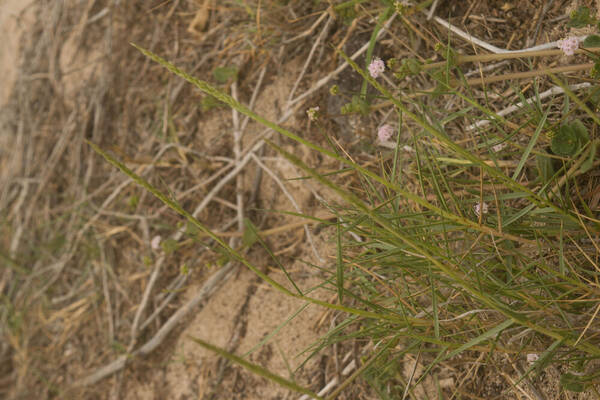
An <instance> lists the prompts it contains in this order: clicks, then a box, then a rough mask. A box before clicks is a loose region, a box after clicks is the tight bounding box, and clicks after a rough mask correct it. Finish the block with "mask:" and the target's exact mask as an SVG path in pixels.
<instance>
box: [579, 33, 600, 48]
mask: <svg viewBox="0 0 600 400" xmlns="http://www.w3.org/2000/svg"><path fill="white" fill-rule="evenodd" d="M583 47H600V36H598V35H590V36H588V37H586V38H585V40H584V41H583Z"/></svg>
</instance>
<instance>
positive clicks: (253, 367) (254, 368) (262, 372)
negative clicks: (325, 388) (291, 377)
mask: <svg viewBox="0 0 600 400" xmlns="http://www.w3.org/2000/svg"><path fill="white" fill-rule="evenodd" d="M188 337H189V338H190V340H192V341H193V342H195V343H197V344H199V345H200V346H202V347H204V348H205V349H207V350H210V351H212V352H213V353H217V354H218V355H220V356H221V357H224V358H226V359H228V360H229V361H231V362H233V363H235V364H237V365H239V366H241V367H244V368H246V369H247V370H248V371H250V372H252V373H253V374H256V375H258V376H262V377H263V378H265V379H268V380H270V381H273V382H275V383H276V384H278V385H279V386H283V387H286V388H288V389H290V390H293V391H295V392H298V393H302V394H305V395H307V396H311V397H312V398H315V399H322V397H321V396H319V395H317V394H316V393H314V392H313V391H311V390H309V389H306V388H303V387H302V386H300V385H298V384H296V383H294V382H291V381H288V380H287V379H285V378H284V377H282V376H279V375H276V374H274V373H272V372H271V371H269V370H267V369H265V368H263V367H261V366H260V365H257V364H253V363H251V362H249V361H246V360H244V359H243V358H241V357H238V356H236V355H235V354H231V353H229V352H227V351H225V350H223V349H222V348H220V347H217V346H214V345H212V344H210V343H208V342H205V341H204V340H202V339H198V338H195V337H191V336H188Z"/></svg>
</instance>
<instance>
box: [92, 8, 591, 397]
mask: <svg viewBox="0 0 600 400" xmlns="http://www.w3.org/2000/svg"><path fill="white" fill-rule="evenodd" d="M382 15H384V16H386V17H387V16H388V11H384V12H383V14H382ZM382 21H383V20H380V21H379V23H380V24H381V23H382ZM379 27H380V25H378V26H377V29H379ZM373 37H374V35H373ZM373 44H374V42H372V43H371V46H370V47H369V53H371V51H372V49H373ZM134 46H136V47H137V48H138V49H139V50H140V51H141V52H142V53H144V54H145V55H147V56H148V57H150V58H152V59H153V60H154V61H156V62H158V63H160V64H161V65H163V66H164V67H166V68H167V69H169V70H170V71H171V72H173V73H174V74H176V75H179V76H181V77H183V78H184V79H186V80H187V81H188V82H190V83H192V84H194V85H195V86H196V87H198V88H199V89H200V90H202V91H204V92H205V93H207V94H209V95H211V96H214V97H215V98H217V99H218V100H221V101H223V102H224V103H226V104H228V105H229V106H231V107H233V108H234V109H235V110H237V111H238V112H240V113H242V114H244V115H247V116H249V117H250V118H252V119H254V120H256V121H257V122H259V123H261V124H263V125H264V126H266V127H269V128H271V129H273V130H275V131H277V132H279V133H281V134H283V135H285V136H287V137H288V138H290V139H292V140H295V141H296V142H298V143H299V144H300V145H303V146H307V147H309V148H311V149H312V150H313V151H317V152H319V153H320V154H322V155H323V156H327V157H330V158H333V159H335V160H336V161H338V162H340V163H343V164H344V165H345V166H346V167H349V168H351V169H352V170H353V171H354V172H355V179H356V182H357V183H358V186H356V188H355V189H354V190H348V188H346V187H343V186H340V185H339V184H338V183H336V182H335V181H334V179H332V178H331V177H326V176H324V175H323V174H322V173H320V172H319V171H318V169H316V168H314V167H311V166H308V165H306V164H305V163H303V162H302V161H301V160H300V159H299V158H297V157H296V156H294V155H293V154H291V153H289V152H287V151H285V150H284V149H283V148H281V147H280V146H277V145H275V144H274V143H272V142H270V145H271V147H272V148H274V149H275V150H276V151H277V152H279V153H280V154H281V155H282V156H284V157H285V158H287V159H288V160H289V161H290V162H292V163H293V164H294V165H296V166H297V167H299V168H301V169H302V170H303V171H305V173H306V174H307V176H310V177H311V178H312V179H314V180H316V181H319V182H320V183H321V184H323V185H326V186H328V187H329V188H330V189H333V190H334V191H335V192H337V193H338V194H339V195H340V197H341V198H343V199H344V200H345V202H346V204H345V206H344V207H343V208H340V209H339V211H338V212H337V213H338V221H342V220H343V221H345V223H344V224H343V225H342V224H341V222H338V225H337V229H338V261H337V265H338V267H337V273H335V274H334V273H333V272H332V275H331V276H330V277H328V278H327V281H326V282H329V284H330V285H331V286H332V290H333V287H335V288H336V289H335V290H336V291H337V292H338V298H339V300H340V302H343V300H344V299H345V300H346V302H347V303H353V304H355V308H353V309H352V308H349V307H346V306H342V305H341V304H337V303H330V304H327V303H323V302H318V301H315V300H314V299H309V298H306V297H305V296H302V295H301V294H300V295H298V294H294V293H292V292H290V291H288V290H286V289H283V287H282V286H281V285H280V284H279V283H276V282H274V281H272V280H271V279H270V278H268V277H267V276H264V275H263V274H262V273H260V272H258V269H257V268H256V267H254V266H252V265H250V264H249V263H248V262H247V261H244V260H243V259H240V261H242V262H244V263H245V264H246V265H247V266H248V267H249V268H251V269H252V270H254V271H255V272H257V274H259V276H261V278H262V279H264V280H266V281H267V282H269V283H270V284H271V285H273V286H274V287H275V288H277V289H278V290H280V291H282V292H284V293H285V294H287V295H290V296H300V298H302V299H304V300H307V301H314V302H317V303H318V304H320V305H322V306H325V307H329V308H331V309H335V310H340V311H344V312H346V313H347V314H348V315H353V317H349V319H348V320H347V321H348V323H347V324H344V323H343V324H342V325H344V326H345V329H344V330H340V331H333V332H330V334H329V335H327V336H326V337H325V338H323V341H324V342H326V343H334V342H338V341H342V342H343V341H345V340H348V339H349V337H348V332H353V333H352V334H351V335H350V337H351V338H352V339H354V340H359V341H361V342H365V341H366V342H369V341H370V342H373V343H376V344H377V345H378V346H383V350H382V351H379V352H378V353H377V354H376V357H374V358H373V359H371V360H370V362H369V365H370V367H366V368H365V369H370V371H369V372H368V374H367V375H368V376H369V377H370V378H369V381H370V382H371V383H372V384H374V385H375V390H376V391H377V392H378V393H380V394H381V395H382V396H384V397H386V398H399V397H398V396H400V395H401V392H402V393H403V396H406V394H407V392H406V390H408V391H409V392H410V390H411V387H409V386H406V387H405V388H402V385H403V384H406V382H402V380H401V379H399V377H398V376H397V375H398V374H397V373H396V374H389V371H387V369H388V368H382V365H385V364H394V363H398V360H400V359H401V357H402V356H404V355H405V354H406V353H409V352H414V351H415V350H416V349H419V354H421V353H426V354H427V356H423V357H424V359H426V360H427V364H426V367H425V371H424V372H423V373H422V374H421V375H420V378H419V380H423V379H424V378H425V377H426V376H427V374H428V373H429V372H430V371H431V370H433V369H434V368H435V367H436V366H438V365H440V364H441V363H443V362H444V361H447V360H450V359H454V358H455V357H458V356H460V355H461V354H462V353H464V352H468V351H476V352H480V353H483V354H485V355H486V357H487V358H490V357H492V356H493V355H497V354H505V355H509V356H511V357H514V356H515V355H516V354H522V353H536V354H541V357H540V358H539V359H538V360H537V361H535V362H534V363H533V365H532V366H531V367H530V368H529V369H528V370H527V373H526V374H524V375H523V376H522V377H521V378H519V379H524V378H525V377H526V376H527V375H529V374H532V373H536V372H537V373H539V372H540V371H542V370H543V369H544V367H546V366H547V365H550V364H553V363H556V364H559V365H563V366H564V365H567V366H568V369H569V370H570V371H574V372H572V373H565V374H564V375H563V378H562V380H561V382H562V383H563V386H564V388H565V389H570V390H583V389H588V388H593V387H594V385H596V384H597V383H598V379H600V376H598V374H597V373H593V372H591V371H592V370H593V368H595V367H594V365H597V364H596V362H597V360H598V359H599V358H600V346H599V343H600V338H598V334H597V330H596V329H594V328H592V327H594V326H597V322H596V317H597V314H598V306H597V294H598V289H599V286H598V273H599V272H600V267H599V264H598V256H599V255H600V251H599V249H598V244H597V242H596V241H595V240H596V239H595V238H597V235H598V232H599V227H600V225H599V223H600V221H598V220H597V219H596V218H595V214H594V213H593V212H592V211H591V210H590V209H589V208H587V207H586V204H585V202H583V201H582V199H581V196H580V194H579V193H580V188H579V186H581V185H582V184H585V179H586V178H585V177H579V178H578V179H574V178H572V177H570V176H568V175H567V176H566V180H564V182H563V185H561V187H559V188H558V190H557V191H553V192H549V191H548V190H547V189H548V188H550V187H552V185H553V184H556V183H557V182H558V180H559V178H561V177H564V176H565V175H563V174H564V172H565V168H566V167H569V166H572V165H573V163H574V161H575V158H566V159H565V158H563V159H562V160H561V162H562V163H563V166H564V167H565V168H563V169H561V170H559V171H558V172H557V173H556V174H555V175H554V176H553V177H552V178H551V179H550V180H549V181H548V182H543V181H542V180H541V178H540V177H539V176H538V177H536V174H537V172H536V170H535V164H534V163H532V160H533V157H532V151H533V150H534V149H537V151H538V152H541V151H543V147H542V145H541V144H540V138H541V135H540V134H541V133H542V132H543V131H547V130H549V129H550V126H552V125H556V124H557V123H559V122H560V116H559V122H556V119H555V118H556V116H555V117H554V118H552V119H551V118H549V114H550V112H551V111H552V107H553V104H552V101H551V102H550V103H548V104H541V103H540V104H538V106H539V107H540V108H539V109H535V110H534V111H535V114H534V115H532V116H531V117H530V118H529V119H528V120H527V121H525V122H524V123H523V122H520V123H519V128H518V130H514V128H513V127H512V126H511V125H509V124H508V123H507V122H508V121H505V119H504V118H500V119H499V121H498V122H497V123H496V124H494V126H493V127H492V128H491V129H488V130H486V131H485V132H479V134H480V136H482V137H484V136H487V137H494V136H496V137H497V138H498V139H501V140H503V139H504V137H510V138H511V139H510V140H507V141H506V142H507V143H508V144H509V145H512V144H513V141H514V146H515V147H518V148H522V146H521V145H519V143H520V142H521V140H520V137H519V136H524V135H523V134H522V133H521V132H523V131H525V130H527V129H530V130H534V132H533V133H530V135H531V138H530V139H529V140H528V143H527V145H526V146H525V148H524V151H523V153H522V155H521V156H520V158H519V160H518V165H517V167H516V169H515V170H514V172H513V173H512V174H507V171H506V170H505V169H503V168H501V167H499V166H498V165H497V164H498V163H497V161H498V159H497V158H499V157H504V156H503V155H502V154H494V153H493V152H491V154H490V151H489V149H486V148H485V146H483V147H482V146H480V145H477V144H476V143H475V142H476V140H473V141H472V143H473V145H472V146H468V147H465V146H464V145H461V144H459V143H457V140H456V138H455V136H454V135H453V132H451V131H448V130H447V129H446V127H445V126H444V125H441V124H432V123H430V122H428V121H430V120H431V115H429V114H431V113H430V112H424V111H423V110H425V109H426V106H425V101H424V100H423V101H421V102H416V101H407V99H406V98H403V97H398V96H396V95H394V94H392V92H391V91H390V89H388V88H387V87H386V85H385V83H380V82H378V81H376V80H374V79H373V78H371V77H369V76H368V74H366V73H365V71H364V70H363V69H362V68H360V67H359V66H358V65H357V64H356V63H354V62H352V60H350V59H349V58H347V56H345V55H344V54H341V56H342V57H343V58H345V59H346V61H347V62H349V63H350V65H351V66H352V67H353V68H354V69H355V71H356V73H358V74H360V75H361V76H362V77H363V78H364V79H365V82H368V84H369V85H371V86H372V87H374V88H375V89H377V91H378V92H379V94H380V96H381V97H382V98H384V99H386V100H389V101H390V102H391V103H392V106H391V107H392V110H393V111H394V112H395V114H397V115H398V117H399V121H398V125H399V126H402V127H403V128H404V127H407V128H408V129H407V130H408V131H409V132H410V135H411V136H412V143H413V144H414V150H415V155H414V159H413V160H412V161H409V160H402V159H400V153H399V152H398V151H395V152H393V153H392V154H388V155H384V158H383V159H382V160H381V161H382V162H381V169H380V170H379V171H375V170H371V169H367V168H364V167H362V166H361V165H359V164H358V163H356V162H354V161H353V160H352V159H351V158H349V157H346V156H343V155H340V154H339V152H336V150H335V149H326V148H323V147H320V146H318V145H316V144H314V143H311V142H308V141H307V140H305V139H303V138H301V137H299V136H297V135H295V134H294V133H292V132H290V131H289V130H286V129H284V128H282V127H281V126H278V125H277V124H276V123H273V122H271V121H268V120H266V119H265V118H263V117H260V116H259V115H257V114H255V113H254V112H252V111H251V110H249V109H248V108H246V107H245V106H242V105H241V104H240V103H238V102H236V101H235V100H234V99H232V98H231V97H230V96H228V95H226V94H224V93H222V92H220V91H218V90H217V89H215V88H214V87H212V86H210V85H209V84H208V83H207V82H203V81H200V80H198V79H195V78H193V77H191V76H190V75H188V74H186V73H185V72H183V71H182V70H180V69H178V68H177V67H175V66H174V65H173V64H171V63H169V62H167V61H165V60H164V59H162V58H160V57H158V56H157V55H155V54H153V53H151V52H149V51H147V50H144V49H142V48H140V47H138V46H137V45H134ZM442 68H447V70H451V69H452V68H453V66H452V65H444V66H442ZM430 79H431V80H433V81H434V82H435V81H436V80H438V78H437V76H436V75H435V74H431V75H430ZM554 80H555V81H556V82H557V83H558V84H559V85H560V86H561V87H565V84H564V83H562V82H561V81H560V79H559V78H557V77H554ZM438 83H439V84H441V85H442V91H443V92H444V96H447V97H455V98H458V99H460V100H462V101H463V104H465V105H466V107H469V106H472V107H475V108H477V109H479V110H480V111H481V112H482V113H483V114H484V115H486V116H488V117H489V118H494V117H495V116H496V114H495V113H494V111H492V110H491V109H489V108H487V107H485V106H481V105H479V103H478V101H476V100H475V99H472V98H470V97H469V95H468V94H465V93H460V92H458V91H456V89H453V88H451V87H449V86H447V84H445V82H444V81H439V80H438ZM362 92H363V93H362V94H363V96H364V95H366V86H364V87H363V90H362ZM567 94H568V95H569V97H570V98H571V99H572V100H573V103H574V104H575V106H572V107H573V108H571V107H569V108H568V109H567V110H566V111H567V113H570V114H572V115H573V114H575V115H581V116H580V117H579V118H582V119H583V120H585V121H586V123H588V124H589V125H588V130H589V131H593V132H595V131H596V129H597V124H596V117H595V114H594V112H593V111H592V110H590V108H589V107H587V106H586V105H585V104H584V103H583V102H582V101H581V100H580V99H579V98H578V97H577V96H576V95H575V94H573V93H572V92H567ZM454 112H455V113H457V114H459V115H466V114H467V113H468V109H467V108H463V109H457V110H455V111H454ZM586 117H587V118H586ZM407 120H409V122H405V121H407ZM587 121H589V122H587ZM410 122H412V123H413V125H412V126H410V125H409V123H410ZM401 131H403V129H402V128H401ZM399 140H400V139H399ZM525 140H527V138H525ZM593 140H596V139H593ZM97 151H98V150H97ZM514 155H518V153H514ZM489 157H491V158H492V163H489V162H486V161H487V159H488V158H489ZM448 160H454V161H455V162H453V163H452V162H448ZM407 161H408V162H409V163H410V166H411V167H412V168H413V170H412V171H411V173H409V174H408V175H409V176H404V177H402V176H400V174H399V173H398V171H397V168H398V165H401V164H403V163H406V162H407ZM456 161H459V162H456ZM457 164H458V165H457ZM120 168H121V169H122V170H124V169H123V167H122V166H121V167H120ZM525 176H527V177H528V179H527V180H525V179H524V178H525ZM532 178H533V179H532ZM536 178H537V179H536ZM581 179H584V180H583V181H582V180H581ZM587 179H590V178H587ZM591 179H593V178H591ZM407 181H412V183H414V184H413V185H410V184H409V183H408V182H407ZM484 188H485V190H484ZM459 190H460V191H461V192H463V193H462V194H461V195H460V196H457V195H455V194H454V193H456V192H457V191H459ZM575 194H578V195H576V197H573V196H574V195H575ZM429 198H431V200H426V199H429ZM163 201H165V200H163ZM480 202H485V203H487V204H490V205H491V209H492V211H491V212H490V213H489V214H483V213H480V215H479V216H476V215H474V213H473V211H472V210H473V205H474V204H476V203H480ZM167 204H168V203H167ZM169 205H170V204H169ZM170 206H171V207H172V208H173V209H174V210H176V211H177V212H179V213H181V214H182V215H185V213H184V212H183V210H180V209H178V208H177V207H175V206H173V205H170ZM330 206H331V207H336V206H335V205H334V204H330ZM349 232H354V233H355V234H357V235H359V236H360V237H361V238H363V241H361V242H359V243H357V242H355V241H352V239H351V236H350V235H348V233H349ZM586 239H587V240H589V243H591V245H585V246H584V245H582V244H581V243H582V241H585V240H586ZM222 245H224V244H222ZM224 246H225V245H224ZM227 250H228V251H230V252H231V254H232V255H234V256H235V257H236V258H239V255H238V254H237V253H236V252H234V251H233V250H232V249H230V248H227ZM344 282H346V283H348V284H347V285H344ZM590 328H592V329H590ZM515 338H518V339H516V340H515ZM198 343H199V344H201V345H203V346H208V347H210V346H209V345H208V344H206V343H204V342H201V341H198ZM211 348H212V347H211ZM544 349H547V350H544ZM213 350H214V349H213ZM229 357H234V356H229ZM237 362H241V361H240V360H239V359H238V360H237ZM243 365H244V366H247V365H246V364H243ZM378 368H379V369H378ZM254 371H255V372H256V373H258V374H260V375H262V376H264V377H271V376H270V375H268V374H267V373H266V372H264V371H260V370H258V369H255V370H254ZM386 375H387V378H385V379H384V378H383V376H386ZM565 377H568V378H565ZM271 378H273V377H271ZM354 378H355V376H353V377H352V378H350V379H354ZM419 380H417V381H416V382H413V383H412V384H413V385H417V384H418V383H419ZM390 382H395V384H394V387H396V388H400V389H402V390H400V391H396V390H390V389H389V387H390V386H389V385H390ZM384 388H388V389H387V390H384ZM594 390H595V389H594ZM596 393H597V392H596ZM336 394H337V392H336V393H334V394H333V395H330V396H329V397H328V398H335V395H336Z"/></svg>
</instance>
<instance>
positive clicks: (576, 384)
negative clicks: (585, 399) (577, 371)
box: [560, 372, 585, 393]
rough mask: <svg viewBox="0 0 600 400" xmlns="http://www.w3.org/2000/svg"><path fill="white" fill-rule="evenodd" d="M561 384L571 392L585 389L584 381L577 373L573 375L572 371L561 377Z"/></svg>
mask: <svg viewBox="0 0 600 400" xmlns="http://www.w3.org/2000/svg"><path fill="white" fill-rule="evenodd" d="M560 386H562V387H563V389H565V390H569V391H571V392H578V393H581V392H583V391H584V390H585V384H584V382H582V381H581V379H580V378H579V377H578V376H577V375H573V374H571V373H570V372H567V373H566V374H564V375H562V376H561V377H560Z"/></svg>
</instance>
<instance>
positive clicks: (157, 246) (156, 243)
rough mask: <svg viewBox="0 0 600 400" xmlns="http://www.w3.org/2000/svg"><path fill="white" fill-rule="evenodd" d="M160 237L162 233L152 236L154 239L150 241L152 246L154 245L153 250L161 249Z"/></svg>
mask: <svg viewBox="0 0 600 400" xmlns="http://www.w3.org/2000/svg"><path fill="white" fill-rule="evenodd" d="M160 239H161V237H160V235H156V236H154V237H153V238H152V241H151V242H150V247H152V250H158V249H160Z"/></svg>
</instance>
